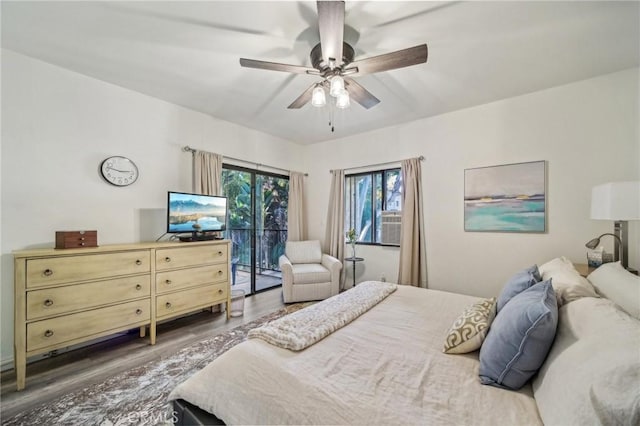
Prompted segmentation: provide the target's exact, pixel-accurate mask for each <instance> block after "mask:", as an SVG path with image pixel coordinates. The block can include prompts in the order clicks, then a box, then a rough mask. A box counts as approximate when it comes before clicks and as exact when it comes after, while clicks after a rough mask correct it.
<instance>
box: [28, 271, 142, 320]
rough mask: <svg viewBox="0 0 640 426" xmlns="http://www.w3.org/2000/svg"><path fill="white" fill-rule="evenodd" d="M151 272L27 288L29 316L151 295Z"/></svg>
mask: <svg viewBox="0 0 640 426" xmlns="http://www.w3.org/2000/svg"><path fill="white" fill-rule="evenodd" d="M150 295H151V276H150V275H149V274H147V275H138V276H134V277H124V278H117V279H113V280H104V281H96V282H92V283H86V284H76V285H70V286H64V287H54V288H46V289H41V290H33V291H29V292H27V320H32V319H37V318H44V317H51V316H56V315H60V314H64V313H67V312H73V311H79V310H83V309H90V308H94V307H96V306H102V305H110V304H112V303H117V302H124V301H127V300H131V299H135V298H139V297H149V296H150Z"/></svg>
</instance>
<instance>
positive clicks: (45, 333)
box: [44, 330, 53, 337]
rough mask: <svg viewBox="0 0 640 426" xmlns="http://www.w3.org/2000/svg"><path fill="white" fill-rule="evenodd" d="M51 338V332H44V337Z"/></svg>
mask: <svg viewBox="0 0 640 426" xmlns="http://www.w3.org/2000/svg"><path fill="white" fill-rule="evenodd" d="M51 336H53V330H47V331H45V332H44V337H51Z"/></svg>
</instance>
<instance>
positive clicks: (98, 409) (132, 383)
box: [2, 303, 307, 426]
mask: <svg viewBox="0 0 640 426" xmlns="http://www.w3.org/2000/svg"><path fill="white" fill-rule="evenodd" d="M306 305H307V304H303V303H297V304H294V305H290V306H287V307H286V308H282V309H280V310H278V311H275V312H273V313H271V314H267V315H265V316H263V317H261V318H259V319H257V320H254V321H251V322H249V323H246V324H243V325H240V326H238V327H236V328H233V329H231V330H229V331H226V332H223V333H221V334H218V335H216V336H214V337H212V338H209V339H206V340H203V341H200V342H196V343H193V344H191V345H189V346H187V347H186V348H184V349H181V350H180V351H178V352H176V353H174V354H173V355H170V356H168V357H166V358H162V359H159V360H155V361H150V362H148V363H146V364H144V365H142V366H140V367H136V368H133V369H131V370H128V371H125V372H123V373H120V374H118V375H116V376H114V377H112V378H110V379H108V380H106V381H104V382H101V383H97V384H94V385H91V386H88V387H86V388H84V389H82V390H79V391H75V392H72V393H69V394H66V395H63V396H61V397H59V398H57V399H55V400H53V401H51V402H49V403H46V404H43V405H42V406H40V407H38V408H37V409H34V410H30V411H28V412H22V413H18V414H16V415H15V416H13V417H12V418H9V419H3V421H2V424H3V425H62V424H64V425H100V426H111V425H169V424H172V416H173V410H172V407H171V404H170V403H169V402H168V401H167V396H168V395H169V393H170V392H171V391H172V390H173V388H175V387H176V386H177V385H178V384H180V383H182V382H183V381H185V380H186V379H187V378H189V377H190V376H191V375H193V374H194V373H195V372H197V371H199V370H201V369H202V368H203V367H205V366H206V365H207V364H209V363H210V362H211V361H213V360H214V359H215V358H217V357H218V356H220V355H221V354H222V353H224V352H225V351H227V350H229V349H230V348H232V347H233V346H235V345H237V344H238V343H240V342H242V341H244V340H245V339H246V337H247V333H248V332H249V330H251V329H252V328H255V327H258V326H260V325H262V324H265V323H267V322H269V321H272V320H274V319H277V318H280V317H282V316H284V315H286V314H287V313H290V312H293V311H296V310H299V309H301V308H303V307H304V306H306Z"/></svg>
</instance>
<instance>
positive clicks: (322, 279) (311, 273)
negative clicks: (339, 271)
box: [291, 263, 331, 284]
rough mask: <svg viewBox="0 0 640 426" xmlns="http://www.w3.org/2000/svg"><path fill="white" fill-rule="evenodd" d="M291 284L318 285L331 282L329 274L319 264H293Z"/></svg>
mask: <svg viewBox="0 0 640 426" xmlns="http://www.w3.org/2000/svg"><path fill="white" fill-rule="evenodd" d="M291 269H292V270H293V284H319V283H326V282H330V281H331V272H330V271H329V270H328V269H327V268H325V267H324V266H322V265H321V264H319V263H294V264H293V265H291Z"/></svg>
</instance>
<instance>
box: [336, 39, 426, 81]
mask: <svg viewBox="0 0 640 426" xmlns="http://www.w3.org/2000/svg"><path fill="white" fill-rule="evenodd" d="M427 53H428V52H427V45H426V44H421V45H419V46H414V47H410V48H408V49H402V50H397V51H395V52H391V53H385V54H384V55H379V56H373V57H371V58H366V59H361V60H359V61H354V62H352V63H350V64H349V65H348V67H347V68H346V69H345V73H347V74H348V73H349V71H350V70H354V69H355V68H357V69H358V70H357V71H355V70H354V71H355V72H352V74H357V75H365V74H373V73H375V72H380V71H389V70H394V69H397V68H404V67H408V66H411V65H416V64H422V63H425V62H427Z"/></svg>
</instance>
